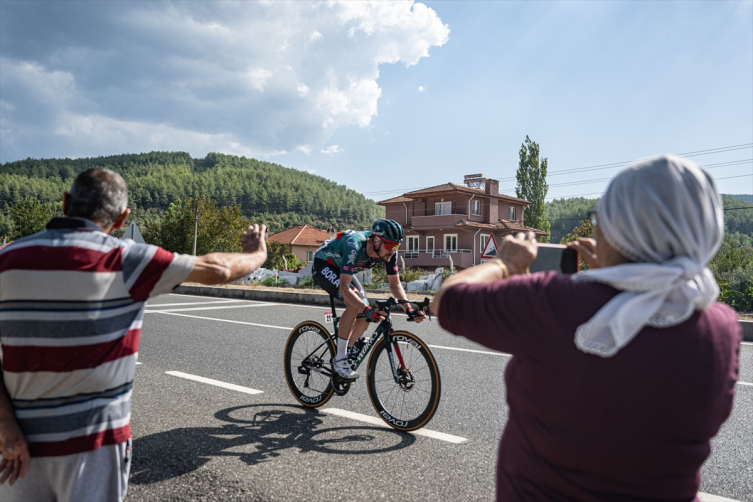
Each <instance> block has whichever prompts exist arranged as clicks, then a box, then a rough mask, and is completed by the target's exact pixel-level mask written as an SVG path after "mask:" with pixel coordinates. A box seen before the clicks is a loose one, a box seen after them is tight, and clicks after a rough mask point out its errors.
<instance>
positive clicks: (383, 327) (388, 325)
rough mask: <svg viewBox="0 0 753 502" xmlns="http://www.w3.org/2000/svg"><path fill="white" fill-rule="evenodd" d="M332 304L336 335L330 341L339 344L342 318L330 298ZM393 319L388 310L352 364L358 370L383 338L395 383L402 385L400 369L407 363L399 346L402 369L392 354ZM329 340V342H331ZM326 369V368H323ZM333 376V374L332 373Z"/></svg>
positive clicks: (312, 352) (396, 351)
mask: <svg viewBox="0 0 753 502" xmlns="http://www.w3.org/2000/svg"><path fill="white" fill-rule="evenodd" d="M330 304H331V306H332V323H333V326H334V333H333V334H331V335H330V337H329V340H332V341H334V342H335V344H337V333H338V331H339V329H338V328H339V321H340V317H338V316H337V315H336V311H335V300H334V298H332V297H330ZM392 331H393V329H392V319H391V318H390V310H389V309H388V310H387V318H386V319H384V320H383V321H381V322H380V323H379V325H378V326H377V327H376V329H375V330H374V334H372V335H371V337H369V338H367V339H366V343H365V344H364V346H363V347H361V351H360V352H359V353H358V357H357V358H356V360H355V361H354V362H353V364H352V368H353V370H356V369H358V367H359V366H360V365H361V363H362V362H363V360H364V359H366V356H367V355H368V354H369V352H371V349H372V348H374V346H375V345H376V343H377V342H378V341H379V337H380V336H383V337H384V338H385V343H386V344H387V356H388V358H389V360H390V366H391V367H392V377H393V378H394V379H395V383H398V384H399V383H400V374H399V372H398V370H399V369H402V370H405V362H404V361H403V355H402V354H401V353H400V348H399V347H398V346H397V344H395V345H394V348H395V353H396V354H397V358H398V361H399V362H400V367H399V368H398V366H396V364H395V357H394V355H393V352H392V348H393V343H392ZM329 340H328V341H329ZM326 343H327V342H322V343H321V344H320V345H319V346H318V347H317V348H315V349H314V350H313V351H311V353H310V354H309V355H308V356H306V358H305V359H304V361H306V360H307V359H308V358H309V357H311V356H312V355H314V354H315V353H316V352H317V351H318V350H319V349H321V348H322V347H323V346H324V344H326ZM322 369H324V368H322ZM330 376H331V373H330Z"/></svg>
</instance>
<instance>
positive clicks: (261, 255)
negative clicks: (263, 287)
mask: <svg viewBox="0 0 753 502" xmlns="http://www.w3.org/2000/svg"><path fill="white" fill-rule="evenodd" d="M241 245H242V246H243V252H241V253H209V254H206V255H204V256H199V257H197V258H196V263H194V266H193V270H192V271H191V274H189V276H188V277H187V278H186V282H198V283H201V284H208V285H211V284H226V283H228V282H233V281H236V280H238V279H240V278H241V277H244V276H246V275H248V274H250V273H251V272H253V271H254V270H256V269H257V268H259V267H261V266H262V265H263V264H264V262H265V261H267V226H266V225H261V226H259V225H257V224H254V225H253V226H250V227H248V230H246V231H245V232H243V235H242V236H241Z"/></svg>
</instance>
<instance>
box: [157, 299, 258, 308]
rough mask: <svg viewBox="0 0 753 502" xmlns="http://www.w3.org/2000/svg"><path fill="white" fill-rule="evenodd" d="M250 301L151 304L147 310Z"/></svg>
mask: <svg viewBox="0 0 753 502" xmlns="http://www.w3.org/2000/svg"><path fill="white" fill-rule="evenodd" d="M245 301H248V300H215V301H213V302H188V303H159V304H157V305H152V304H151V303H147V304H146V308H151V307H174V306H176V305H206V304H209V305H211V304H217V303H237V302H245Z"/></svg>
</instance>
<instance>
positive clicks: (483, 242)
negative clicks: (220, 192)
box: [481, 234, 489, 254]
mask: <svg viewBox="0 0 753 502" xmlns="http://www.w3.org/2000/svg"><path fill="white" fill-rule="evenodd" d="M487 242H489V234H481V254H484V249H486V243H487Z"/></svg>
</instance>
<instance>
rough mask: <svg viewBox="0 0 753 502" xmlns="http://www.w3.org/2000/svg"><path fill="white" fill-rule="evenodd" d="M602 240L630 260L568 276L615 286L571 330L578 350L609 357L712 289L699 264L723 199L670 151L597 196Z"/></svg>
mask: <svg viewBox="0 0 753 502" xmlns="http://www.w3.org/2000/svg"><path fill="white" fill-rule="evenodd" d="M598 217H599V221H598V223H597V224H598V225H599V229H600V230H601V233H602V234H603V235H604V237H605V238H606V240H607V242H608V243H609V244H610V245H611V246H612V247H613V248H615V249H616V250H617V251H619V252H620V253H621V254H622V255H623V256H625V257H627V258H629V259H631V260H632V261H634V262H635V263H626V264H623V265H617V266H614V267H606V268H599V269H593V270H587V271H585V272H583V273H580V274H577V275H575V276H573V279H574V280H577V281H595V282H600V283H604V284H608V285H610V286H612V287H614V288H616V289H618V290H620V291H621V293H619V294H618V295H617V296H615V297H614V298H612V299H611V300H610V301H609V302H608V303H607V304H606V305H604V307H602V308H601V310H599V311H598V312H597V313H596V315H594V316H593V317H592V318H591V319H590V320H589V321H588V322H586V323H585V324H583V325H581V326H579V327H578V329H577V330H576V332H575V344H576V345H577V346H578V348H579V349H580V350H582V351H583V352H587V353H590V354H596V355H599V356H602V357H611V356H613V355H615V354H616V353H617V351H619V350H620V349H621V348H622V347H624V346H625V345H627V344H628V343H629V342H630V341H631V340H632V339H633V338H635V336H636V335H637V334H638V332H640V331H641V329H643V327H644V326H646V325H648V326H654V327H658V328H664V327H669V326H676V325H678V324H680V323H682V322H684V321H685V320H687V319H688V318H689V317H690V316H691V315H692V314H693V311H695V310H703V309H705V308H706V307H708V306H709V305H711V304H712V303H713V302H714V300H716V298H717V297H718V296H719V287H718V286H717V284H716V281H715V280H714V276H713V274H712V273H711V271H710V270H709V269H708V268H707V267H706V264H707V263H708V262H709V260H711V258H713V256H714V254H716V251H717V250H718V249H719V246H720V245H721V242H722V237H723V233H724V214H723V206H722V200H721V197H720V196H719V192H718V191H717V189H716V185H715V183H714V180H713V179H712V178H711V176H710V175H709V174H708V173H707V172H706V171H705V170H703V169H701V168H700V167H699V166H698V165H696V164H695V163H694V162H692V161H689V160H687V159H683V158H680V157H674V156H663V157H656V158H653V159H648V160H645V161H642V162H638V163H635V164H632V165H630V166H628V167H626V168H625V169H624V170H623V171H622V172H620V173H619V174H618V175H617V177H616V178H614V179H613V180H612V182H611V183H610V184H609V187H608V188H607V191H606V193H605V194H604V196H603V197H602V198H601V200H600V201H599V206H598Z"/></svg>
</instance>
